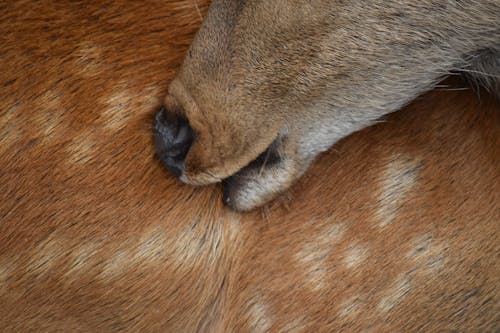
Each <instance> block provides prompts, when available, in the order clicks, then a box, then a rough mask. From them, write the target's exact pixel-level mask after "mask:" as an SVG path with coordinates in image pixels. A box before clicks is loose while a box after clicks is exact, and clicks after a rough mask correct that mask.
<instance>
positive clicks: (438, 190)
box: [0, 0, 500, 333]
mask: <svg viewBox="0 0 500 333" xmlns="http://www.w3.org/2000/svg"><path fill="white" fill-rule="evenodd" d="M209 5H210V4H209V1H206V0H198V1H196V2H195V1H191V0H172V1H167V2H165V1H160V0H158V1H149V2H148V4H147V5H145V4H144V3H142V2H141V3H139V2H137V1H122V2H112V3H111V2H110V3H106V4H103V3H101V2H86V3H80V2H72V3H67V4H65V5H64V6H62V5H61V3H60V2H57V1H44V2H40V1H32V0H25V1H11V2H4V3H3V4H2V5H0V8H1V9H0V36H1V37H0V38H1V43H0V68H1V70H2V75H1V76H0V87H1V89H0V332H162V333H163V332H175V333H177V332H187V333H192V332H200V333H207V332H209V333H226V332H286V333H289V332H369V331H371V332H442V331H444V332H453V331H461V332H495V331H497V330H498V328H499V322H500V316H499V313H500V311H499V304H500V294H499V288H500V274H499V272H500V266H499V265H500V264H499V260H498V257H499V253H500V248H499V244H500V243H499V234H500V229H499V224H498V212H499V211H500V206H499V203H500V200H499V193H500V192H499V190H498V189H499V179H500V169H499V165H500V163H499V154H498V151H499V149H500V142H499V139H498V138H499V133H500V125H499V124H500V119H499V115H500V113H499V112H498V111H499V109H500V103H499V102H498V100H496V99H495V98H493V97H492V96H491V95H490V94H488V93H487V92H486V90H485V89H483V88H479V89H478V90H477V91H474V90H472V89H470V86H469V85H467V84H466V82H465V81H464V80H462V78H461V77H459V76H453V77H452V78H451V80H448V81H444V82H442V83H440V84H439V85H438V86H437V87H435V89H434V90H432V91H430V92H428V93H425V94H423V95H422V96H420V97H419V98H417V99H416V100H415V101H413V102H412V103H410V104H409V105H407V106H405V107H403V109H402V110H400V111H399V112H396V113H394V114H391V115H389V116H387V118H385V119H384V121H383V122H377V124H374V126H371V127H367V128H365V129H363V130H360V131H358V132H356V133H353V135H350V136H348V137H346V138H344V139H342V140H340V141H339V142H337V143H336V144H335V145H334V146H333V148H332V149H330V150H328V151H327V152H325V153H324V154H321V155H320V156H319V157H318V158H317V159H316V161H315V163H313V164H312V165H311V167H310V168H309V169H308V170H307V171H306V172H305V173H304V175H303V177H301V178H300V179H298V180H297V182H295V183H294V185H293V186H292V187H291V188H290V189H289V190H288V191H286V192H284V194H283V195H281V196H278V197H277V199H276V200H274V201H272V202H269V203H268V204H266V205H265V206H263V207H262V208H258V209H255V210H252V211H250V212H246V213H240V212H237V211H235V210H234V209H232V208H231V207H228V206H227V205H226V204H224V200H223V199H224V190H223V186H222V184H213V185H209V186H203V187H196V186H191V185H186V184H183V183H182V182H180V181H178V179H177V177H175V176H174V175H173V174H172V173H170V172H168V171H167V170H166V169H165V167H164V165H163V163H162V161H161V159H160V158H159V156H158V155H157V151H156V148H155V145H154V143H155V138H154V135H153V134H152V130H153V128H152V125H151V124H152V122H153V121H154V119H155V117H156V113H157V111H158V110H159V109H160V108H161V106H162V104H163V98H164V96H165V95H166V94H167V89H168V83H169V82H172V80H174V78H175V77H176V75H177V73H178V70H179V68H180V67H179V66H182V62H183V57H184V56H185V54H186V52H189V47H190V45H191V44H192V42H193V38H195V37H194V36H195V34H196V31H197V30H198V29H199V27H200V25H201V24H202V19H201V18H202V17H205V16H206V15H207V14H206V13H207V10H208V8H209ZM190 124H191V123H190ZM195 141H196V138H195ZM270 157H271V156H270ZM269 162H270V160H269V161H268V163H269Z"/></svg>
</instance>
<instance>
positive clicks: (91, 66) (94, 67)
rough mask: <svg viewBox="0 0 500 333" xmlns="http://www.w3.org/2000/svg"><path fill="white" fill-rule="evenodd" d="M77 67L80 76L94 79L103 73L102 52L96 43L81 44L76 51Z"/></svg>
mask: <svg viewBox="0 0 500 333" xmlns="http://www.w3.org/2000/svg"><path fill="white" fill-rule="evenodd" d="M75 56H76V61H75V63H76V67H77V68H78V70H77V72H78V74H80V75H82V76H85V77H88V78H93V77H96V76H98V75H100V74H101V72H102V71H103V68H102V66H103V63H102V57H101V51H100V49H99V47H97V46H96V45H95V44H94V43H91V42H81V43H80V45H79V47H78V49H77V50H76V51H75Z"/></svg>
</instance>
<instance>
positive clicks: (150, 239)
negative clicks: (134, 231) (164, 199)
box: [133, 228, 190, 266]
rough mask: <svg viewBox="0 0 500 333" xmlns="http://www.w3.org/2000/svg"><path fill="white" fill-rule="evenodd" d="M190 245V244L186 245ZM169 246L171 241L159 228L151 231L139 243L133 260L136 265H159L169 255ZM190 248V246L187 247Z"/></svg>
mask: <svg viewBox="0 0 500 333" xmlns="http://www.w3.org/2000/svg"><path fill="white" fill-rule="evenodd" d="M185 244H189V243H185ZM168 245H169V240H168V239H167V237H166V236H165V235H164V234H163V231H161V230H160V229H159V228H155V229H153V230H150V231H149V232H147V233H146V234H144V236H143V237H141V240H140V242H139V245H138V246H137V248H136V251H135V253H134V257H133V260H134V261H135V262H136V263H139V264H140V265H141V266H143V265H155V266H156V265H158V264H161V263H162V262H163V261H164V260H165V256H166V254H167V252H166V251H167V248H166V246H168ZM187 247H190V246H187Z"/></svg>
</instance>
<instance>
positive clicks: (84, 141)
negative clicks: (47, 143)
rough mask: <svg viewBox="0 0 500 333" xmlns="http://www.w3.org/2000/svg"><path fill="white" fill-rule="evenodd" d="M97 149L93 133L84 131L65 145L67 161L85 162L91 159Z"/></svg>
mask: <svg viewBox="0 0 500 333" xmlns="http://www.w3.org/2000/svg"><path fill="white" fill-rule="evenodd" d="M96 150H97V142H96V138H95V134H94V133H92V132H86V133H83V134H80V135H78V136H77V137H75V138H74V139H73V140H72V141H71V142H70V143H69V144H68V146H67V152H68V155H69V156H68V162H71V163H75V164H85V163H87V162H89V161H90V160H92V158H93V157H94V156H95V154H96Z"/></svg>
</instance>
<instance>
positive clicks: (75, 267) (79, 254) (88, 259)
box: [65, 242, 99, 275]
mask: <svg viewBox="0 0 500 333" xmlns="http://www.w3.org/2000/svg"><path fill="white" fill-rule="evenodd" d="M98 250H99V248H98V244H97V243H95V242H88V243H81V244H78V245H77V247H76V248H75V250H74V252H73V253H72V256H73V260H72V261H71V263H70V266H69V269H68V271H67V272H66V274H65V275H71V274H77V273H80V272H88V271H89V269H90V268H91V267H92V266H93V265H95V264H97V259H96V257H95V256H96V254H97V252H98Z"/></svg>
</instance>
